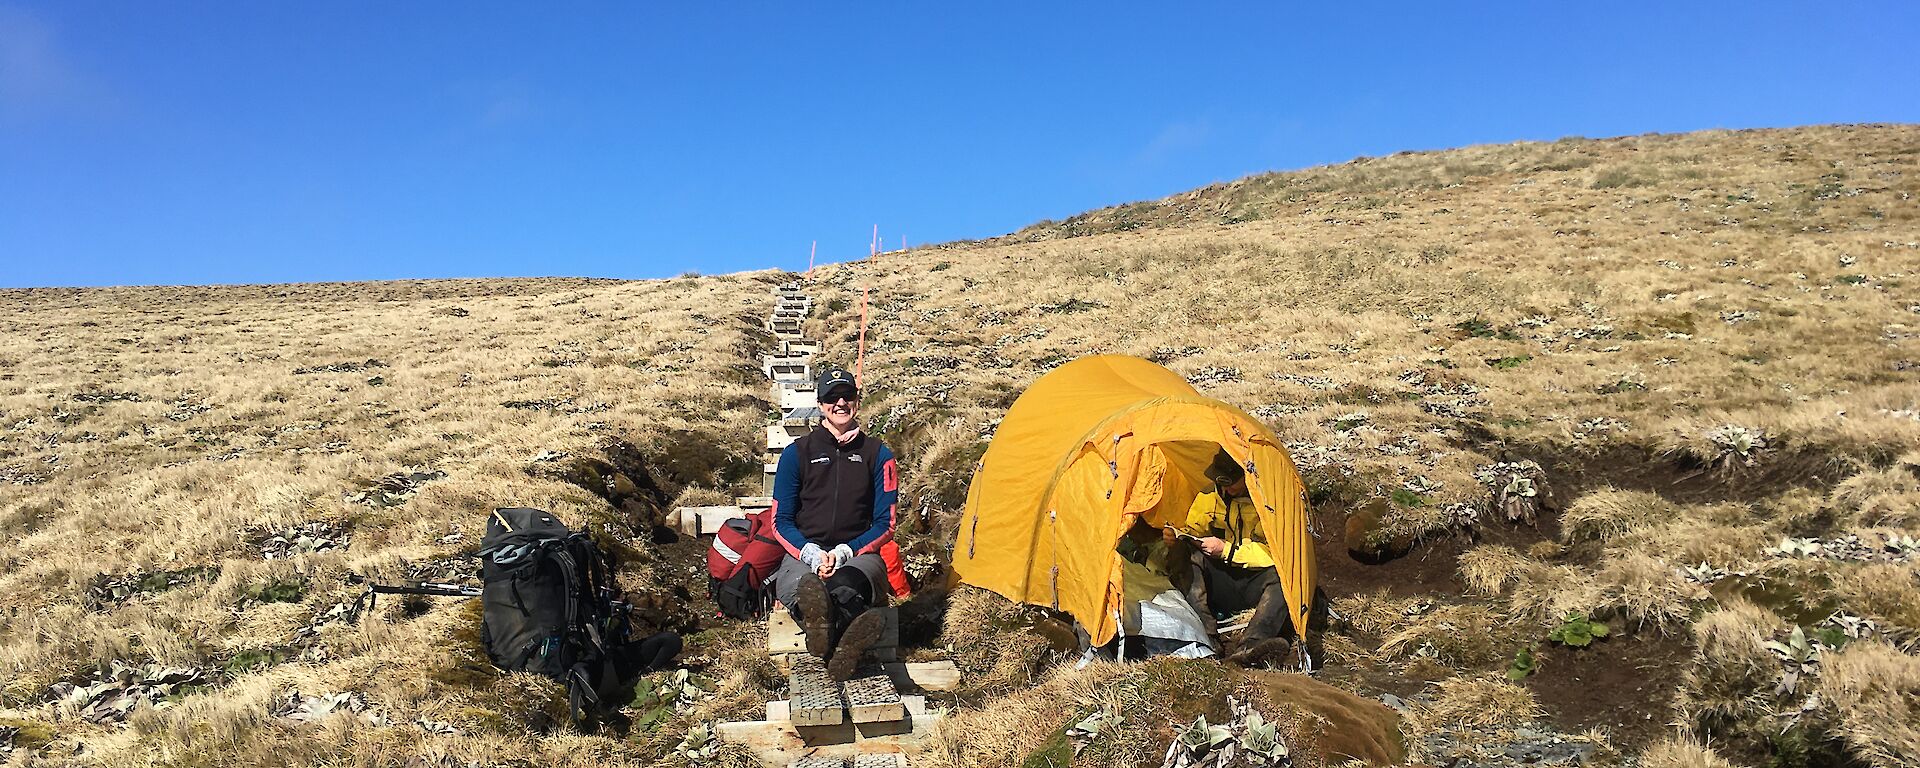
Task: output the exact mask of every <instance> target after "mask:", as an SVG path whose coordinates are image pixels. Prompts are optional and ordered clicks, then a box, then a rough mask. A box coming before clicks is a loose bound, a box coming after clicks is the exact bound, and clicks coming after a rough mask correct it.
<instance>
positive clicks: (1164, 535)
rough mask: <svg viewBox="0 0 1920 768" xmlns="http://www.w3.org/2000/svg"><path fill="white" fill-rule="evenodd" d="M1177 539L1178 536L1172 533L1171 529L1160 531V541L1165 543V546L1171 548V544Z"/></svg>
mask: <svg viewBox="0 0 1920 768" xmlns="http://www.w3.org/2000/svg"><path fill="white" fill-rule="evenodd" d="M1179 539H1180V534H1177V533H1174V532H1173V529H1172V528H1162V529H1160V540H1161V541H1164V542H1166V543H1167V546H1173V542H1175V541H1178V540H1179Z"/></svg>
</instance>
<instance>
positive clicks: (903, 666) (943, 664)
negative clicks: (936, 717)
mask: <svg viewBox="0 0 1920 768" xmlns="http://www.w3.org/2000/svg"><path fill="white" fill-rule="evenodd" d="M880 668H881V669H882V670H885V671H886V673H887V676H888V677H891V678H893V684H894V685H895V686H898V687H899V688H901V689H918V690H922V691H951V690H953V689H955V688H958V687H960V668H959V667H956V666H954V664H953V662H951V661H909V662H898V661H891V662H882V663H881V664H880Z"/></svg>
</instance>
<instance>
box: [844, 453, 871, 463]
mask: <svg viewBox="0 0 1920 768" xmlns="http://www.w3.org/2000/svg"><path fill="white" fill-rule="evenodd" d="M847 460H848V461H858V462H861V463H863V464H864V463H866V461H867V460H866V459H863V458H860V454H857V453H856V454H854V455H852V456H848V457H847Z"/></svg>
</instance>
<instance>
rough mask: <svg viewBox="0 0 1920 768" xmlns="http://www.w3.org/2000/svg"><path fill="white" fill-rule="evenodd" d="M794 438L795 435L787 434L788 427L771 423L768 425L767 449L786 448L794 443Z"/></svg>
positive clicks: (777, 449)
mask: <svg viewBox="0 0 1920 768" xmlns="http://www.w3.org/2000/svg"><path fill="white" fill-rule="evenodd" d="M794 439H795V438H794V436H793V435H789V434H787V428H786V427H783V426H781V425H779V424H770V425H768V426H767V450H769V451H779V450H784V449H785V448H786V447H787V446H789V445H792V444H793V441H794Z"/></svg>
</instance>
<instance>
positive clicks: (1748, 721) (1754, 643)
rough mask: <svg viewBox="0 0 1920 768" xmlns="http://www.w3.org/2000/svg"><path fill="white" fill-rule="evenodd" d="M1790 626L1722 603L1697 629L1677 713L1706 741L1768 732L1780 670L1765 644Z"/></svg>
mask: <svg viewBox="0 0 1920 768" xmlns="http://www.w3.org/2000/svg"><path fill="white" fill-rule="evenodd" d="M1785 629H1786V622H1784V621H1781V620H1780V617H1778V616H1775V615H1774V614H1773V613H1771V612H1769V611H1767V610H1766V609H1764V608H1761V607H1759V606H1756V605H1754V604H1753V603H1750V602H1746V601H1744V600H1736V601H1732V602H1727V603H1723V604H1722V605H1721V606H1720V608H1719V610H1716V611H1712V612H1710V613H1708V614H1707V615H1705V616H1703V617H1701V619H1700V620H1699V621H1697V622H1695V623H1694V625H1693V641H1694V653H1693V660H1692V663H1691V664H1689V665H1688V667H1687V670H1686V672H1685V673H1683V674H1682V675H1681V678H1680V690H1679V692H1678V693H1677V694H1676V695H1675V697H1674V709H1675V711H1676V712H1677V713H1678V714H1679V716H1680V719H1681V722H1683V723H1686V724H1687V725H1689V726H1691V727H1692V728H1693V729H1694V730H1695V732H1697V733H1699V734H1702V735H1713V734H1728V733H1744V734H1754V733H1760V732H1763V731H1764V730H1765V729H1767V728H1769V727H1770V725H1769V721H1770V719H1771V717H1772V715H1773V713H1774V711H1775V706H1774V696H1773V689H1774V686H1775V684H1776V683H1777V682H1778V680H1779V677H1780V664H1779V662H1778V661H1776V660H1775V659H1774V656H1773V654H1772V653H1771V652H1769V651H1768V650H1767V642H1768V641H1770V640H1772V639H1773V638H1774V637H1775V636H1776V635H1779V634H1781V633H1782V632H1783V631H1784V630H1785Z"/></svg>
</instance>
